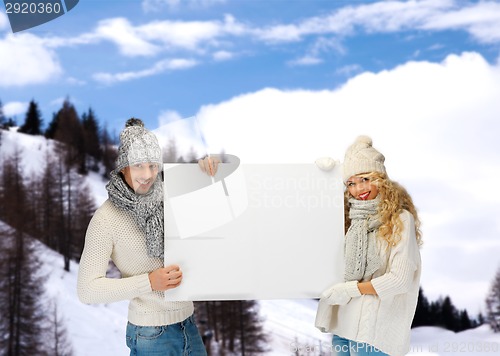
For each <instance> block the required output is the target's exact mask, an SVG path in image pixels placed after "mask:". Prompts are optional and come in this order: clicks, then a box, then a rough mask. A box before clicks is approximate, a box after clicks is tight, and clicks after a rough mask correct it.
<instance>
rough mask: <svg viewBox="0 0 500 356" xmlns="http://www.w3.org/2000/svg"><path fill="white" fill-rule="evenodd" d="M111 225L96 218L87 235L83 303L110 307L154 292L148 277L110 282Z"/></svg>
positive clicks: (80, 293) (81, 280) (81, 277)
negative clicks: (105, 304)
mask: <svg viewBox="0 0 500 356" xmlns="http://www.w3.org/2000/svg"><path fill="white" fill-rule="evenodd" d="M108 224H109V222H108V221H107V220H106V219H105V217H103V216H102V215H101V214H99V211H97V212H96V214H95V215H94V216H93V217H92V220H91V221H90V224H89V226H88V228H87V233H86V235H85V247H84V249H83V253H82V257H81V259H80V268H79V271H78V283H77V292H78V298H79V299H80V301H81V302H82V303H86V304H94V303H110V302H116V301H119V300H130V299H133V298H135V297H138V296H140V295H142V294H144V293H148V292H151V284H150V282H149V276H148V274H147V273H144V274H140V275H137V276H132V277H127V278H119V279H117V278H107V277H106V271H107V268H108V263H109V260H110V257H111V253H112V251H113V240H112V236H111V234H110V233H108V232H107V230H108V229H109V225H108Z"/></svg>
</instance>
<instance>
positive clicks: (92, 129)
mask: <svg viewBox="0 0 500 356" xmlns="http://www.w3.org/2000/svg"><path fill="white" fill-rule="evenodd" d="M82 127H83V138H84V141H85V153H86V154H87V162H86V166H87V168H88V169H90V170H92V171H94V172H97V171H98V170H99V165H98V162H99V161H100V160H101V157H102V151H101V143H100V139H99V125H98V123H97V119H96V117H95V114H94V111H93V110H92V109H91V108H89V111H88V112H87V113H84V114H83V115H82Z"/></svg>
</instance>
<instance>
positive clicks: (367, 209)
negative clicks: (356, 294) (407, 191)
mask: <svg viewBox="0 0 500 356" xmlns="http://www.w3.org/2000/svg"><path fill="white" fill-rule="evenodd" d="M379 202H380V199H379V198H378V197H377V198H375V199H372V200H357V199H349V204H350V210H349V218H350V219H351V226H350V227H349V229H348V230H347V234H346V239H345V247H344V256H345V271H344V279H345V281H346V282H348V281H354V280H356V281H361V280H364V279H368V278H370V277H371V275H373V273H374V272H375V271H376V270H377V269H379V268H380V266H381V264H382V262H381V259H380V256H379V254H378V252H377V241H376V234H377V230H378V228H379V226H380V225H381V223H380V220H379V216H378V214H377V207H378V205H379Z"/></svg>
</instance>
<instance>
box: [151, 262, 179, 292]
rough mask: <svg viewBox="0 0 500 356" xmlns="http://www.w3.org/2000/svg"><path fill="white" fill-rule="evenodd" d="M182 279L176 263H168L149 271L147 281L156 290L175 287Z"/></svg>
mask: <svg viewBox="0 0 500 356" xmlns="http://www.w3.org/2000/svg"><path fill="white" fill-rule="evenodd" d="M181 281H182V271H181V269H180V267H179V266H177V265H170V266H167V267H163V268H158V269H157V270H155V271H153V272H150V273H149V283H150V284H151V288H152V289H153V290H156V291H166V290H168V289H173V288H177V287H178V286H179V284H181Z"/></svg>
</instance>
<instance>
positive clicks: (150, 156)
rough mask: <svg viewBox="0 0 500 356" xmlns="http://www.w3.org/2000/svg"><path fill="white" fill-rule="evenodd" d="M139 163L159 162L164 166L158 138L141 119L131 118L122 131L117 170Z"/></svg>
mask: <svg viewBox="0 0 500 356" xmlns="http://www.w3.org/2000/svg"><path fill="white" fill-rule="evenodd" d="M138 163H157V164H158V165H159V168H160V169H161V168H162V156H161V148H160V145H159V144H158V139H157V138H156V136H155V135H154V134H153V133H152V132H151V131H149V130H147V129H146V128H145V127H144V123H143V122H142V120H141V119H136V118H131V119H129V120H127V122H126V123H125V128H124V129H123V131H122V132H121V133H120V145H119V146H118V157H117V159H116V168H115V172H119V171H121V170H122V169H123V168H125V167H127V166H132V165H134V164H138Z"/></svg>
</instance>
